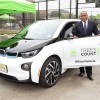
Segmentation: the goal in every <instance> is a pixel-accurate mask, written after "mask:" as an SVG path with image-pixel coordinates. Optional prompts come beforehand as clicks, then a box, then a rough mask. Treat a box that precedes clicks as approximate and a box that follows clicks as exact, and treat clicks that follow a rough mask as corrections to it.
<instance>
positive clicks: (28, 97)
mask: <svg viewBox="0 0 100 100" xmlns="http://www.w3.org/2000/svg"><path fill="white" fill-rule="evenodd" d="M78 73H79V69H70V70H68V71H66V72H65V73H64V74H63V75H61V76H60V79H59V81H58V83H57V84H56V85H55V86H54V87H52V88H48V89H46V88H42V87H41V86H39V85H33V84H30V83H21V84H19V83H14V82H10V81H7V80H4V79H2V78H0V100H100V67H94V68H93V77H94V81H90V80H88V79H87V77H86V75H85V76H84V77H82V78H81V77H78Z"/></svg>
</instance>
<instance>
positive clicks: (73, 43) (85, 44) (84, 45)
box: [63, 27, 100, 68]
mask: <svg viewBox="0 0 100 100" xmlns="http://www.w3.org/2000/svg"><path fill="white" fill-rule="evenodd" d="M66 34H67V35H66V36H67V37H65V36H64V40H63V48H64V66H65V68H76V67H79V66H85V65H98V64H100V61H99V58H100V36H94V37H85V38H77V39H72V36H71V37H70V34H71V27H70V28H68V29H67V31H66Z"/></svg>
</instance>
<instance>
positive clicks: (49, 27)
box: [0, 19, 100, 87]
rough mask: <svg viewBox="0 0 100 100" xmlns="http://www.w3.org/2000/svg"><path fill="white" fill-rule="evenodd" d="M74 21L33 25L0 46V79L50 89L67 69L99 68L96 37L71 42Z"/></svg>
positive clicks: (99, 38)
mask: <svg viewBox="0 0 100 100" xmlns="http://www.w3.org/2000/svg"><path fill="white" fill-rule="evenodd" d="M78 21H79V20H78V19H65V20H63V19H61V20H44V21H37V22H36V23H33V24H31V25H29V26H27V27H25V28H24V29H23V30H22V31H21V32H19V33H18V34H17V35H16V36H14V37H12V38H10V39H8V40H5V41H2V42H0V77H5V78H7V79H10V80H13V81H18V82H25V81H31V82H35V83H40V84H41V85H42V86H43V87H52V86H54V85H55V84H56V83H57V81H58V79H59V76H60V74H62V73H64V72H65V71H66V70H67V69H68V68H79V67H80V66H85V65H100V36H93V37H85V38H78V39H73V38H72V28H73V25H74V24H75V23H77V22H78Z"/></svg>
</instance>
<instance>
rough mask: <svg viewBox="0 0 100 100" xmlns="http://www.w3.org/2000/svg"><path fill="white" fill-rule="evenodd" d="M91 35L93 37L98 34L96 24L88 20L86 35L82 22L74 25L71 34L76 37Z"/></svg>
mask: <svg viewBox="0 0 100 100" xmlns="http://www.w3.org/2000/svg"><path fill="white" fill-rule="evenodd" d="M92 33H94V34H95V35H97V34H99V32H98V29H97V25H96V23H95V22H94V21H90V20H88V25H87V30H86V33H85V31H84V28H83V24H82V21H80V22H78V23H76V24H75V26H74V27H73V30H72V34H73V35H74V36H77V37H86V36H91V35H92Z"/></svg>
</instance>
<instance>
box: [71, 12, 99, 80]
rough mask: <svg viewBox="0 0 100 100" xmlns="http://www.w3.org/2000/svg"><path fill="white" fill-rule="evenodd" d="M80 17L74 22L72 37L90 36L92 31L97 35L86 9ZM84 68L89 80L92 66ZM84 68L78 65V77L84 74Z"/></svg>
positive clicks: (95, 26) (97, 32)
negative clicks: (78, 20)
mask: <svg viewBox="0 0 100 100" xmlns="http://www.w3.org/2000/svg"><path fill="white" fill-rule="evenodd" d="M80 19H81V21H80V22H78V23H76V24H75V26H74V28H73V30H72V34H73V36H74V38H81V37H87V36H92V33H94V34H95V35H99V31H98V29H97V25H96V23H95V22H94V21H91V20H88V14H87V12H86V11H82V12H81V13H80ZM85 70H86V73H87V77H88V78H89V80H93V78H92V66H86V67H85ZM85 70H84V67H80V73H79V76H80V77H82V76H83V75H84V73H85Z"/></svg>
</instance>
